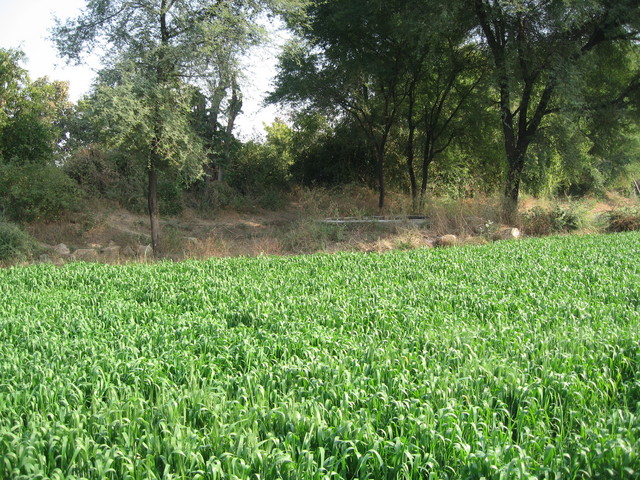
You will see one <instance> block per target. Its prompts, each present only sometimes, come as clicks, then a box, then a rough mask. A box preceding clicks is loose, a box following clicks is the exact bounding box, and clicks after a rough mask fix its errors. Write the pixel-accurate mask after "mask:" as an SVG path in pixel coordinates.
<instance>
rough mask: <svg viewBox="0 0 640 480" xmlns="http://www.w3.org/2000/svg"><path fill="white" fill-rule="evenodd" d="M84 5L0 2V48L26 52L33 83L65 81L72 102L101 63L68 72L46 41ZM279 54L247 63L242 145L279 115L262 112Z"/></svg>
mask: <svg viewBox="0 0 640 480" xmlns="http://www.w3.org/2000/svg"><path fill="white" fill-rule="evenodd" d="M84 4H85V0H57V1H56V0H0V20H1V21H2V28H0V48H19V49H21V50H22V51H24V53H25V54H26V56H27V59H26V62H25V63H24V64H23V66H24V67H25V68H26V69H27V70H28V71H29V75H30V76H31V78H33V79H35V78H39V77H44V76H47V77H49V79H51V80H64V81H68V82H69V96H70V98H71V100H72V101H74V102H75V101H77V100H78V99H79V98H80V97H81V96H82V95H84V94H85V93H87V92H88V90H89V88H90V86H91V82H92V81H93V79H94V77H95V71H96V70H97V69H98V68H99V67H100V65H99V62H98V60H97V59H95V58H93V59H92V58H89V59H88V63H89V65H82V66H77V67H76V66H68V65H66V63H65V61H64V60H62V59H60V58H59V57H58V56H57V52H56V49H55V47H54V46H53V43H52V42H51V41H49V40H48V39H47V37H48V36H49V30H50V29H51V28H52V27H53V25H54V22H53V17H54V15H55V16H57V17H58V18H61V19H66V18H68V17H74V16H76V15H77V14H78V12H79V11H80V9H81V8H82V7H83V6H84ZM276 43H278V42H277V41H276ZM277 50H278V47H277V46H275V45H271V46H268V47H266V48H261V49H260V50H257V51H255V52H251V53H250V55H248V56H247V59H246V61H245V65H246V68H245V77H246V80H245V81H244V85H243V95H244V102H243V112H242V114H241V115H240V116H239V117H238V120H237V127H236V134H239V135H240V137H241V138H243V139H245V140H246V139H249V138H254V137H260V136H262V135H263V133H264V129H263V123H267V124H270V123H271V122H272V121H273V119H274V118H275V117H276V115H277V114H278V111H277V109H276V108H275V107H273V106H270V107H268V108H262V106H261V103H262V100H263V98H264V94H265V92H266V91H268V90H269V89H270V86H271V80H272V78H273V76H274V75H275V56H276V55H277Z"/></svg>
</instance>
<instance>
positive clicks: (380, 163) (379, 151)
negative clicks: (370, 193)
mask: <svg viewBox="0 0 640 480" xmlns="http://www.w3.org/2000/svg"><path fill="white" fill-rule="evenodd" d="M385 144H386V139H385V140H384V141H383V142H382V145H380V146H378V147H376V163H377V167H378V192H379V194H380V195H379V197H378V208H379V209H380V211H382V209H383V208H384V147H385Z"/></svg>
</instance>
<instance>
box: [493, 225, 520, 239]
mask: <svg viewBox="0 0 640 480" xmlns="http://www.w3.org/2000/svg"><path fill="white" fill-rule="evenodd" d="M518 238H520V230H519V229H517V228H512V227H505V228H501V229H500V230H498V231H497V232H496V233H495V234H494V235H493V239H494V240H517V239H518Z"/></svg>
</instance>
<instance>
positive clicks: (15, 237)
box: [0, 219, 38, 261]
mask: <svg viewBox="0 0 640 480" xmlns="http://www.w3.org/2000/svg"><path fill="white" fill-rule="evenodd" d="M37 250H38V243H37V242H36V240H35V239H34V238H32V237H31V236H30V235H29V234H28V233H26V232H23V231H22V230H20V227H18V226H17V225H14V224H13V223H9V222H5V221H4V220H2V219H0V261H7V260H11V261H15V260H24V259H27V258H29V257H30V256H31V255H33V253H35V252H36V251H37Z"/></svg>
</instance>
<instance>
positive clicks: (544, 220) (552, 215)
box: [523, 205, 583, 235]
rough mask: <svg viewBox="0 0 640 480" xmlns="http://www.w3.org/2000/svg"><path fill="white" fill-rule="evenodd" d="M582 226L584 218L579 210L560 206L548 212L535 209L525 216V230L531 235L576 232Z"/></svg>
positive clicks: (539, 208) (538, 208)
mask: <svg viewBox="0 0 640 480" xmlns="http://www.w3.org/2000/svg"><path fill="white" fill-rule="evenodd" d="M582 224H583V221H582V216H581V214H580V213H579V212H578V211H577V210H575V209H573V208H565V207H561V206H560V205H556V206H554V207H553V208H550V209H548V210H545V209H543V208H542V207H533V208H532V209H531V210H529V211H527V212H525V213H524V215H523V230H524V231H525V232H526V233H527V234H529V235H551V234H552V233H568V232H574V231H576V230H578V229H579V228H580V227H581V226H582Z"/></svg>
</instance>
